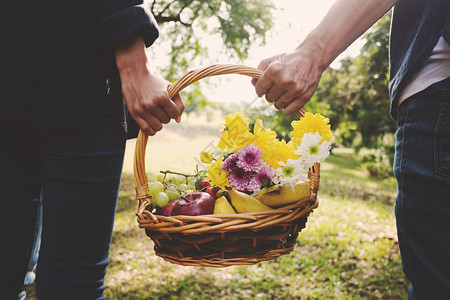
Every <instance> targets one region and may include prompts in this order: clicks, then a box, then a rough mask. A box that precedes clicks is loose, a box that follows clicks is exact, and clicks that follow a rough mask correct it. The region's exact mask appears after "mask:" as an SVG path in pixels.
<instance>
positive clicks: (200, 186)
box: [196, 179, 211, 191]
mask: <svg viewBox="0 0 450 300" xmlns="http://www.w3.org/2000/svg"><path fill="white" fill-rule="evenodd" d="M210 185H211V182H210V181H209V180H205V179H203V180H200V181H199V182H198V183H197V185H196V188H197V190H198V191H201V190H203V189H205V188H207V187H209V186H210Z"/></svg>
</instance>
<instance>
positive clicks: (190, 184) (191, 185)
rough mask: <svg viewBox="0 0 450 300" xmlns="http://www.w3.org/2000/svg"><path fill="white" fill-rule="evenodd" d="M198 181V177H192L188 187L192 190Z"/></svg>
mask: <svg viewBox="0 0 450 300" xmlns="http://www.w3.org/2000/svg"><path fill="white" fill-rule="evenodd" d="M196 182H197V179H195V178H192V179H191V180H189V182H188V184H187V185H188V188H189V189H191V190H195V183H196Z"/></svg>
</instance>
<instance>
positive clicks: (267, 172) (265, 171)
mask: <svg viewBox="0 0 450 300" xmlns="http://www.w3.org/2000/svg"><path fill="white" fill-rule="evenodd" d="M274 175H275V170H274V169H273V168H272V167H271V166H262V167H261V169H260V170H259V172H258V173H257V174H256V177H257V178H258V182H259V185H260V186H261V185H262V184H264V183H265V182H266V181H267V180H269V179H272V178H273V176H274Z"/></svg>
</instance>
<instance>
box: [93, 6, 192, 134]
mask: <svg viewBox="0 0 450 300" xmlns="http://www.w3.org/2000/svg"><path fill="white" fill-rule="evenodd" d="M94 2H95V5H96V11H97V14H98V15H99V19H100V21H99V24H98V26H97V29H96V38H97V43H98V45H99V46H100V48H101V49H103V50H104V51H105V52H106V53H109V52H110V51H112V52H114V53H113V54H112V55H113V57H114V58H115V59H113V63H114V62H115V64H116V66H117V69H118V70H119V75H120V81H121V84H122V94H123V96H124V98H125V104H126V106H127V109H128V111H129V113H130V115H131V116H132V117H133V118H134V119H135V121H136V123H137V125H138V126H139V127H140V128H141V129H142V131H143V132H144V133H145V134H147V135H154V134H155V133H156V132H157V131H159V130H161V129H162V124H166V123H168V122H169V121H170V118H174V119H175V120H177V121H179V120H180V116H181V113H182V111H183V110H184V105H183V103H182V101H181V98H180V96H179V95H176V96H175V97H174V98H173V100H174V101H173V102H172V101H171V100H170V98H169V96H168V94H167V86H168V83H167V82H166V81H164V80H163V79H161V78H159V77H158V76H155V75H154V74H152V73H151V72H150V66H149V62H148V60H147V55H146V47H150V46H151V45H152V44H153V42H154V41H155V40H156V39H157V38H158V36H159V30H158V25H157V23H156V21H155V19H154V18H153V15H152V14H151V13H150V12H149V11H148V10H147V9H146V8H145V6H144V5H143V1H142V0H95V1H94Z"/></svg>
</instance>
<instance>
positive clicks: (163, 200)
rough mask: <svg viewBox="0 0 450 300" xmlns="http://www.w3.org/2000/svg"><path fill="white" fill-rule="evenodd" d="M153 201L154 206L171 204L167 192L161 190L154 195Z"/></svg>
mask: <svg viewBox="0 0 450 300" xmlns="http://www.w3.org/2000/svg"><path fill="white" fill-rule="evenodd" d="M152 202H153V203H154V206H157V207H164V206H166V205H167V204H169V196H167V194H166V193H164V192H159V193H158V194H156V195H155V196H154V197H152Z"/></svg>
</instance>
